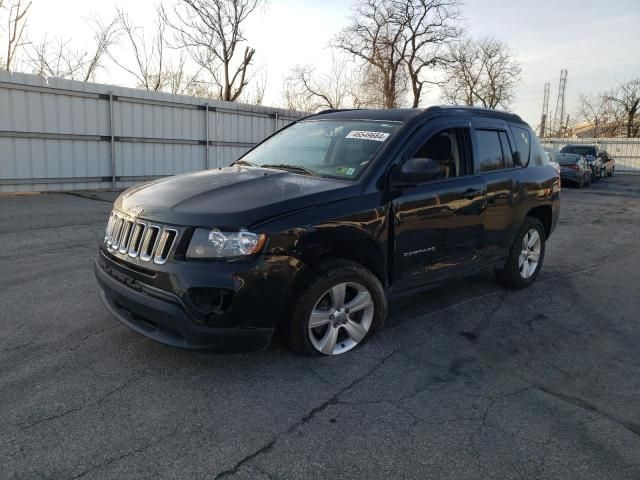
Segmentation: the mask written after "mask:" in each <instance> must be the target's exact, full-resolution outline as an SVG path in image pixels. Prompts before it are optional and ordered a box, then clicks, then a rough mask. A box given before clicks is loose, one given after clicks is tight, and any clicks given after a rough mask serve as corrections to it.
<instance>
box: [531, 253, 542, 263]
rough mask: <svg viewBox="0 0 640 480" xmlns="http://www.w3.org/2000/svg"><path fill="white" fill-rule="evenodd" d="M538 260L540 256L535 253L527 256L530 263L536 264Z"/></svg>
mask: <svg viewBox="0 0 640 480" xmlns="http://www.w3.org/2000/svg"><path fill="white" fill-rule="evenodd" d="M539 258H540V254H539V253H537V252H531V253H530V254H529V260H531V261H532V262H537V261H538V259H539Z"/></svg>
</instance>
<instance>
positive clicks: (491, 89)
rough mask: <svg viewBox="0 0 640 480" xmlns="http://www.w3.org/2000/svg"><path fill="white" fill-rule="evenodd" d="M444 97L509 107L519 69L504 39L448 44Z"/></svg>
mask: <svg viewBox="0 0 640 480" xmlns="http://www.w3.org/2000/svg"><path fill="white" fill-rule="evenodd" d="M445 71H446V78H445V80H444V81H443V82H442V92H443V96H444V98H445V99H446V100H447V101H449V102H451V103H455V104H460V103H462V104H464V105H479V106H482V107H485V108H497V107H502V108H505V109H506V108H509V105H510V104H511V102H512V101H513V96H514V91H515V87H516V86H517V85H518V82H519V81H520V74H521V72H522V69H521V68H520V64H519V63H518V61H517V60H516V59H515V58H514V57H513V55H512V54H511V52H510V50H509V47H508V46H507V44H506V43H504V42H502V41H500V40H497V39H495V38H492V37H485V38H481V39H480V40H477V41H476V40H473V39H470V38H467V39H465V40H463V41H461V42H459V43H457V44H455V45H453V46H451V47H450V48H449V53H448V61H447V67H446V69H445Z"/></svg>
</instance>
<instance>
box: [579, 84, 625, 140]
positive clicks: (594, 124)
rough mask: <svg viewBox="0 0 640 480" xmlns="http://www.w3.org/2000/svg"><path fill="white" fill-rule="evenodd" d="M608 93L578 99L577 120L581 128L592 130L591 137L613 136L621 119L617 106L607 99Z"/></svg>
mask: <svg viewBox="0 0 640 480" xmlns="http://www.w3.org/2000/svg"><path fill="white" fill-rule="evenodd" d="M608 95H609V93H608V92H605V93H598V94H595V95H594V94H591V95H583V94H581V95H580V97H579V99H578V115H577V117H578V119H579V120H580V122H581V123H582V128H584V126H587V127H588V128H589V129H593V136H594V137H598V136H605V137H607V136H614V135H615V134H616V132H617V131H619V129H620V127H621V125H622V123H623V119H622V117H623V116H622V115H620V113H619V111H620V109H619V108H617V107H618V106H617V105H616V104H615V103H614V102H612V101H611V100H610V99H609V98H608Z"/></svg>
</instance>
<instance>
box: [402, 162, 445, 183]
mask: <svg viewBox="0 0 640 480" xmlns="http://www.w3.org/2000/svg"><path fill="white" fill-rule="evenodd" d="M440 174H441V172H440V165H438V164H437V163H436V162H435V161H434V160H432V159H430V158H420V157H414V158H411V159H409V160H407V161H406V162H404V164H403V165H402V167H401V168H400V169H396V171H395V172H394V174H393V179H392V183H393V185H395V186H398V187H408V186H413V185H419V184H421V183H425V182H430V181H432V180H437V179H438V178H440Z"/></svg>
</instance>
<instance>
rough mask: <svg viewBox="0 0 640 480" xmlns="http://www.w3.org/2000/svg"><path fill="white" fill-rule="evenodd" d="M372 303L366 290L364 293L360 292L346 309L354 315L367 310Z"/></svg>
mask: <svg viewBox="0 0 640 480" xmlns="http://www.w3.org/2000/svg"><path fill="white" fill-rule="evenodd" d="M372 303H373V300H371V295H370V294H369V292H367V291H366V290H365V291H364V292H358V294H357V295H356V296H355V298H354V299H353V300H351V301H350V302H349V303H347V304H346V305H345V306H344V308H346V309H348V310H349V312H350V313H354V312H359V311H360V310H362V309H365V308H367V307H368V306H369V305H371V304H372Z"/></svg>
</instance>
